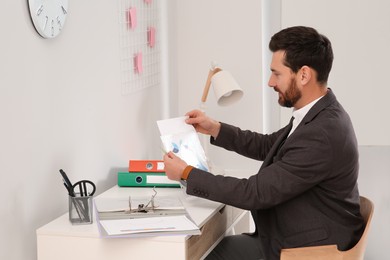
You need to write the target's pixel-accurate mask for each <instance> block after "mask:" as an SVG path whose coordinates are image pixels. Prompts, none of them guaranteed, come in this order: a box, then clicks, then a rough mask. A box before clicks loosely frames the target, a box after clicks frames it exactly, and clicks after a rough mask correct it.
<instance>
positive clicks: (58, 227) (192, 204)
mask: <svg viewBox="0 0 390 260" xmlns="http://www.w3.org/2000/svg"><path fill="white" fill-rule="evenodd" d="M156 191H157V194H158V195H157V196H159V195H160V196H178V197H180V199H181V200H182V202H183V204H184V206H185V208H186V209H187V211H188V214H189V215H190V216H191V218H192V219H193V220H194V222H195V224H196V225H197V226H198V227H202V226H203V225H204V224H205V223H206V222H207V221H208V220H209V218H210V217H211V216H213V215H214V214H215V212H217V211H219V210H220V209H222V208H223V206H224V205H223V204H221V203H218V202H213V201H209V200H206V199H202V198H197V197H193V196H189V195H187V194H185V190H183V189H180V188H156ZM153 193H154V192H153V190H152V189H151V188H133V187H131V188H130V187H129V188H124V187H118V186H114V187H113V188H111V189H109V190H107V191H106V192H104V193H102V194H100V195H99V197H100V196H101V197H106V198H126V197H128V196H129V195H131V196H147V197H148V196H152V194H153ZM93 218H94V223H93V224H92V225H72V224H70V222H69V218H68V213H66V214H64V215H62V216H61V217H59V218H57V219H55V220H53V221H52V222H50V223H48V224H46V225H45V226H42V227H41V228H39V229H38V230H37V235H62V236H68V235H72V236H79V237H99V230H98V227H97V225H96V216H95V212H94V216H93ZM168 237H170V236H168ZM172 237H176V238H177V237H178V236H172Z"/></svg>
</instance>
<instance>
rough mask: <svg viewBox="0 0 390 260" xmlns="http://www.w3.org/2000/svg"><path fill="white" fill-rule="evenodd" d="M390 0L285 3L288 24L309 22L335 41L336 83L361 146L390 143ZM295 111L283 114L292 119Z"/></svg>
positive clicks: (332, 79)
mask: <svg viewBox="0 0 390 260" xmlns="http://www.w3.org/2000/svg"><path fill="white" fill-rule="evenodd" d="M389 10H390V2H389V1H386V0H344V1H338V0H329V1H311V0H295V1H288V0H284V1H282V10H281V12H282V15H281V17H282V27H283V28H285V27H289V26H293V25H307V26H313V27H315V28H317V29H318V30H319V31H320V32H321V33H323V34H325V35H327V36H328V37H329V39H330V40H331V41H332V45H333V50H334V55H335V60H334V63H333V64H334V65H333V69H332V72H331V74H330V77H329V87H331V88H332V89H333V90H334V92H335V94H336V96H337V98H338V99H339V101H340V102H341V103H342V104H343V106H344V108H345V109H346V110H347V111H348V112H349V114H350V116H351V118H352V121H353V123H354V126H355V131H356V135H357V138H358V141H359V144H360V145H390V136H389V132H390V120H388V118H389V116H388V115H387V113H386V112H387V111H389V109H388V96H389V95H390V88H389V86H388V85H389V84H388V83H387V75H388V70H389V60H390V50H389V47H388V46H390V31H389V25H390V16H389V12H388V11H389ZM290 116H291V113H290V112H285V113H283V117H282V121H284V122H286V120H288V119H287V118H290Z"/></svg>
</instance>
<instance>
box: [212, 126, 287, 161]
mask: <svg viewBox="0 0 390 260" xmlns="http://www.w3.org/2000/svg"><path fill="white" fill-rule="evenodd" d="M283 130H284V128H282V129H280V130H279V131H277V132H275V133H273V134H270V135H264V134H259V133H256V132H252V131H249V130H241V129H240V128H238V127H235V126H232V125H229V124H225V123H221V130H220V131H219V134H218V137H217V138H216V139H214V138H213V137H211V139H210V142H211V144H213V145H216V146H219V147H222V148H225V149H226V150H229V151H234V152H236V153H238V154H240V155H243V156H245V157H249V158H251V159H255V160H260V161H263V160H264V159H265V157H266V156H267V154H268V152H269V150H270V149H271V147H272V145H273V144H274V142H275V141H276V139H277V138H278V136H279V135H280V134H281V133H282V132H283Z"/></svg>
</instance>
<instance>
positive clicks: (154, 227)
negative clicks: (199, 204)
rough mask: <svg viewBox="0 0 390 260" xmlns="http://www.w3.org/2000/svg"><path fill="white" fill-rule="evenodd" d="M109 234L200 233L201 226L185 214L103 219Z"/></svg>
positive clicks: (103, 224)
mask: <svg viewBox="0 0 390 260" xmlns="http://www.w3.org/2000/svg"><path fill="white" fill-rule="evenodd" d="M100 224H101V225H102V226H103V228H104V229H105V230H106V232H107V234H108V235H125V234H128V235H129V234H148V233H149V234H151V233H153V234H154V235H163V234H164V233H165V234H169V233H171V234H181V233H182V234H200V230H199V228H198V227H197V226H196V225H195V224H194V223H193V222H192V221H191V220H189V219H188V218H187V217H186V216H185V215H181V216H164V217H151V218H136V219H117V220H101V221H100Z"/></svg>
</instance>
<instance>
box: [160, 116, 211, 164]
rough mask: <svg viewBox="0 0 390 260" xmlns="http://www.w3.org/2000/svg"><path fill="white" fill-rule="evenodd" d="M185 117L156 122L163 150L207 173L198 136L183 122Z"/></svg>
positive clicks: (203, 153)
mask: <svg viewBox="0 0 390 260" xmlns="http://www.w3.org/2000/svg"><path fill="white" fill-rule="evenodd" d="M185 119H186V117H177V118H171V119H167V120H160V121H157V125H158V128H159V130H160V134H161V141H162V143H163V145H164V149H165V150H166V151H167V152H168V151H172V152H173V153H175V154H176V155H177V156H178V157H180V158H181V159H182V160H184V161H185V162H186V163H187V164H189V165H192V166H194V167H196V168H198V169H201V170H205V171H208V170H209V167H208V164H207V158H206V154H205V152H204V150H203V147H202V145H201V143H200V140H199V136H198V134H197V133H196V131H195V128H194V127H193V126H192V125H189V124H187V123H186V122H185Z"/></svg>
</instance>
